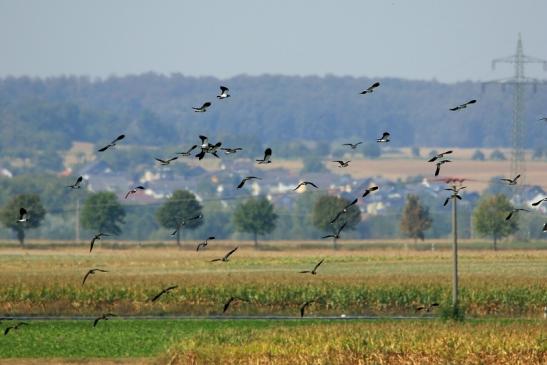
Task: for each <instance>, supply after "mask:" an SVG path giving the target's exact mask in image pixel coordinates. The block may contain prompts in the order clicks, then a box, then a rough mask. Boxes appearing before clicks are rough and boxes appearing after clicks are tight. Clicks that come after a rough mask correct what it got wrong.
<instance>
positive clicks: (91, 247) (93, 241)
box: [89, 236, 97, 252]
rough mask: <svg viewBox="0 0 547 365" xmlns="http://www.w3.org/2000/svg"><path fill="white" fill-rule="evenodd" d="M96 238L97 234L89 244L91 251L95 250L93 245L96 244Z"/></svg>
mask: <svg viewBox="0 0 547 365" xmlns="http://www.w3.org/2000/svg"><path fill="white" fill-rule="evenodd" d="M96 239H97V236H95V237H93V238H92V239H91V243H90V244H89V252H91V250H93V245H94V244H95V240H96Z"/></svg>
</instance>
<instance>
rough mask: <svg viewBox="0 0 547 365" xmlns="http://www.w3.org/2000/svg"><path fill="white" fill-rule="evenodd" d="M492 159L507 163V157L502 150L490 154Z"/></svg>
mask: <svg viewBox="0 0 547 365" xmlns="http://www.w3.org/2000/svg"><path fill="white" fill-rule="evenodd" d="M490 159H491V160H494V161H505V160H506V158H505V155H504V154H503V152H501V151H500V150H494V151H492V153H491V154H490Z"/></svg>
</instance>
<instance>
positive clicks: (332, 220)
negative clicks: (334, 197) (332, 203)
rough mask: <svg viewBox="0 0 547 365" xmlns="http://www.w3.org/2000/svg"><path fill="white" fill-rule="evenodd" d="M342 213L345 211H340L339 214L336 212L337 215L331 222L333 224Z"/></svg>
mask: <svg viewBox="0 0 547 365" xmlns="http://www.w3.org/2000/svg"><path fill="white" fill-rule="evenodd" d="M342 213H343V211H340V212H338V214H336V217H334V219H333V220H331V221H330V224H333V223H334V222H336V221H337V220H338V218H340V215H341V214H342Z"/></svg>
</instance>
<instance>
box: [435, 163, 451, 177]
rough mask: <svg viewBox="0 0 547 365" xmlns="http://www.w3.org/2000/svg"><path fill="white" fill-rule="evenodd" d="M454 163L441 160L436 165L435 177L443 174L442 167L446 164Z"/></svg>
mask: <svg viewBox="0 0 547 365" xmlns="http://www.w3.org/2000/svg"><path fill="white" fill-rule="evenodd" d="M448 162H452V161H450V160H440V161H439V162H437V163H436V165H437V167H436V168H435V176H439V173H440V172H441V166H442V165H444V164H445V163H448Z"/></svg>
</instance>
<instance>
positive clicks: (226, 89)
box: [220, 86, 237, 93]
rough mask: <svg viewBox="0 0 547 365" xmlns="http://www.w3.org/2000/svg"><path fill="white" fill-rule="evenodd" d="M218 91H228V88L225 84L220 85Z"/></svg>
mask: <svg viewBox="0 0 547 365" xmlns="http://www.w3.org/2000/svg"><path fill="white" fill-rule="evenodd" d="M220 91H221V92H222V93H224V92H225V91H230V89H228V88H227V87H226V86H221V87H220ZM236 91H237V90H236Z"/></svg>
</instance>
